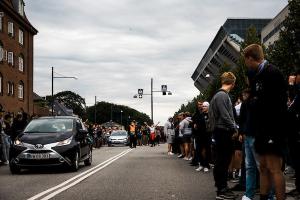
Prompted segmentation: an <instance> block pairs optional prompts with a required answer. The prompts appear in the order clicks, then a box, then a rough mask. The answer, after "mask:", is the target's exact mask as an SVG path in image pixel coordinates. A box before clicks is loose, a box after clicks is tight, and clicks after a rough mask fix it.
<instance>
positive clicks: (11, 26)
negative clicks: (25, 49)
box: [8, 22, 14, 37]
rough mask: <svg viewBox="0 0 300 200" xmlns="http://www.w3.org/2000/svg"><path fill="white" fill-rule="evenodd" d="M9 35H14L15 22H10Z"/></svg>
mask: <svg viewBox="0 0 300 200" xmlns="http://www.w3.org/2000/svg"><path fill="white" fill-rule="evenodd" d="M8 35H10V36H11V37H13V36H14V23H12V22H8Z"/></svg>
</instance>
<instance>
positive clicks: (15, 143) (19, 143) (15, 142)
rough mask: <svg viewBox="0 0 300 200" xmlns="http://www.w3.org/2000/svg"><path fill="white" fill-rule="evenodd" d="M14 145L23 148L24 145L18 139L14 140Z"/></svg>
mask: <svg viewBox="0 0 300 200" xmlns="http://www.w3.org/2000/svg"><path fill="white" fill-rule="evenodd" d="M14 145H16V146H21V147H23V146H24V144H23V143H22V142H21V141H20V140H19V139H16V140H15V141H14Z"/></svg>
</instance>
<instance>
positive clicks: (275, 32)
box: [261, 5, 289, 47]
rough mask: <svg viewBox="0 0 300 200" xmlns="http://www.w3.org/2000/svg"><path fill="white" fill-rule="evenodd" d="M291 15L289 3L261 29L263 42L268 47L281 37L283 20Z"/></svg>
mask: <svg viewBox="0 0 300 200" xmlns="http://www.w3.org/2000/svg"><path fill="white" fill-rule="evenodd" d="M288 15H289V7H288V5H287V6H286V7H285V8H284V9H282V10H281V11H280V12H279V13H278V15H276V16H275V17H274V19H272V21H270V23H268V24H267V25H266V26H265V27H264V28H263V29H262V31H261V43H262V44H264V45H265V46H266V47H269V46H270V45H273V44H274V42H275V41H276V40H278V39H279V33H280V30H281V29H282V28H283V22H284V20H285V19H286V17H287V16H288Z"/></svg>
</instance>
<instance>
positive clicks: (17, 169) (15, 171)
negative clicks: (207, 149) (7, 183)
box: [9, 162, 21, 174]
mask: <svg viewBox="0 0 300 200" xmlns="http://www.w3.org/2000/svg"><path fill="white" fill-rule="evenodd" d="M9 169H10V172H11V173H12V174H19V173H20V172H21V168H20V167H18V166H17V165H16V164H14V163H13V162H10V163H9Z"/></svg>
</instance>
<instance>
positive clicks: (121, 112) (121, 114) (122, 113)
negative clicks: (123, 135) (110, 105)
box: [121, 110, 123, 125]
mask: <svg viewBox="0 0 300 200" xmlns="http://www.w3.org/2000/svg"><path fill="white" fill-rule="evenodd" d="M122 114H123V110H121V125H122Z"/></svg>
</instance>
